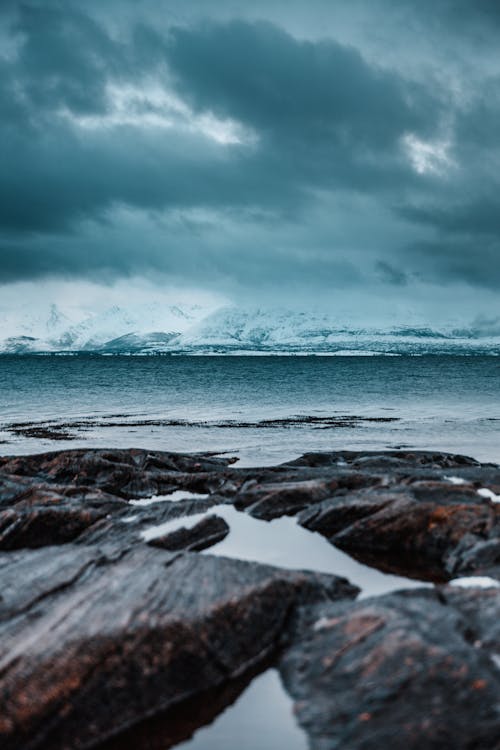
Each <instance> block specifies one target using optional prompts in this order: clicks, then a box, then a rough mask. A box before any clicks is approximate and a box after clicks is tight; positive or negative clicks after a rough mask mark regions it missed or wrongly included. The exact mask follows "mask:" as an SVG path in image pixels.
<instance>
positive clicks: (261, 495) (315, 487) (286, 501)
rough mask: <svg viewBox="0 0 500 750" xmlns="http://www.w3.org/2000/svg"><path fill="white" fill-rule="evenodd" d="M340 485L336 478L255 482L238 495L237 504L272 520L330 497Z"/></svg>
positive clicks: (265, 518) (235, 503) (254, 513)
mask: <svg viewBox="0 0 500 750" xmlns="http://www.w3.org/2000/svg"><path fill="white" fill-rule="evenodd" d="M337 487H338V482H337V480H336V479H329V480H326V481H325V480H318V479H312V480H311V479H310V480H305V481H299V482H287V481H284V482H268V483H258V482H255V483H252V485H251V486H250V487H247V488H245V487H243V488H242V489H241V490H240V492H239V493H238V494H237V495H236V499H235V501H234V505H235V507H236V508H237V509H238V510H244V509H246V510H248V512H249V513H250V515H252V516H254V517H255V518H261V519H263V520H266V521H270V520H271V519H272V518H279V517H280V516H285V515H286V516H292V515H295V513H297V512H298V511H299V510H302V508H306V507H307V506H308V505H310V504H311V503H317V502H319V501H320V500H324V499H325V498H326V497H329V496H330V495H331V494H332V492H334V491H335V490H336V489H337Z"/></svg>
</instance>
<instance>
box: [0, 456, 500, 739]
mask: <svg viewBox="0 0 500 750" xmlns="http://www.w3.org/2000/svg"><path fill="white" fill-rule="evenodd" d="M226 505H228V506H231V507H232V508H233V509H234V510H235V511H237V515H239V514H240V513H241V514H249V515H250V516H251V517H253V518H254V519H258V520H259V521H260V522H261V523H262V524H265V523H266V522H268V521H271V520H272V519H277V518H281V517H283V516H293V517H295V519H296V522H297V523H298V524H299V525H300V526H301V527H302V528H303V529H305V530H307V531H309V532H311V534H313V533H314V532H316V533H319V534H321V535H322V536H323V537H325V538H326V539H327V540H328V541H329V542H330V543H331V544H332V545H335V547H336V548H340V549H341V550H343V551H344V552H346V553H348V554H349V555H351V556H352V557H354V558H356V560H358V561H359V562H361V563H363V564H365V565H368V566H372V567H374V568H377V569H378V570H381V571H384V572H387V573H391V574H394V575H399V576H405V577H407V578H411V579H416V580H418V581H422V582H423V583H424V582H425V583H427V584H428V583H432V584H434V585H433V586H431V587H429V586H427V587H424V586H422V587H421V588H418V587H417V588H411V589H408V590H404V591H398V592H392V593H388V594H385V595H383V596H373V597H370V596H366V595H363V596H362V597H361V598H359V597H358V594H359V589H358V588H357V587H356V586H355V585H353V584H352V583H350V582H349V581H348V580H346V579H345V578H343V577H342V576H341V575H339V576H335V575H327V574H325V573H321V572H316V571H314V570H307V571H304V570H290V569H284V568H279V567H272V566H269V565H263V564H261V563H259V562H249V561H245V560H237V559H234V558H229V557H221V556H217V555H215V554H211V552H210V548H211V547H212V546H213V545H216V544H217V543H219V542H220V541H221V540H222V539H224V538H226V537H228V535H229V537H230V535H231V523H229V524H228V523H227V522H226V521H225V520H224V518H222V517H220V515H218V514H217V507H219V508H221V507H222V506H226ZM320 541H321V540H320ZM201 550H205V551H204V552H203V553H202V552H201ZM207 550H208V551H207ZM458 578H465V579H467V578H470V580H469V583H471V584H472V585H471V586H468V587H461V586H457V585H450V581H454V580H455V579H458ZM474 583H477V584H481V585H474ZM368 593H369V592H368ZM269 666H274V667H276V668H278V669H279V671H280V674H281V678H282V681H283V684H284V686H285V689H286V690H287V692H288V693H289V695H290V696H291V697H292V699H293V701H294V712H295V715H296V718H297V720H298V722H299V724H300V725H301V727H302V728H303V729H304V730H305V732H306V733H307V735H308V739H309V743H310V747H311V748H312V749H313V750H334V749H335V750H336V749H337V748H346V749H347V748H348V749H349V750H380V748H385V747H387V748H391V749H395V750H398V749H399V748H404V749H405V750H411V749H415V750H417V749H418V750H422V749H423V750H425V749H426V748H436V749H437V748H440V750H442V749H443V748H444V749H445V750H446V749H447V748H450V749H451V748H453V749H457V748H458V749H460V748H463V749H464V750H465V749H466V748H467V750H474V749H477V750H480V749H481V750H483V749H485V748H488V750H490V749H491V750H495V748H497V749H498V748H500V468H499V467H498V466H495V465H485V464H479V463H478V462H477V461H474V460H473V459H470V458H466V457H463V456H455V455H450V454H444V453H424V452H409V451H403V450H401V451H394V452H387V453H371V452H363V453H353V452H346V451H342V452H335V453H318V454H306V455H304V456H302V457H301V458H300V459H298V460H296V461H292V462H290V463H287V464H283V465H280V466H276V467H266V468H260V469H259V468H256V469H248V468H238V467H237V466H235V465H233V462H232V460H231V459H229V458H225V457H220V456H215V455H209V454H191V455H180V454H173V453H163V452H158V451H146V450H73V451H63V452H56V453H47V454H42V455H36V456H20V457H4V458H0V747H1V748H2V750H70V749H73V748H75V749H76V748H78V749H80V748H112V747H114V748H127V747H134V748H139V750H140V749H141V748H146V747H147V748H163V749H165V748H168V747H173V746H174V745H176V744H178V743H179V742H181V741H182V740H183V739H185V738H187V737H189V736H190V735H191V734H192V733H193V731H195V730H196V729H197V728H198V727H199V726H201V725H203V724H206V723H208V722H210V721H211V720H212V719H213V718H214V717H215V716H216V715H217V714H218V713H219V712H220V711H222V710H223V709H224V707H225V706H227V705H229V704H230V703H231V702H232V701H233V700H234V699H235V697H236V696H237V695H238V694H239V693H240V692H241V690H243V689H244V687H245V686H246V685H247V684H248V683H249V681H250V680H251V679H252V678H253V677H254V676H255V675H256V674H258V673H259V672H262V671H263V670H265V669H267V668H269Z"/></svg>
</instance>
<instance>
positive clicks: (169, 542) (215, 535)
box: [148, 515, 229, 552]
mask: <svg viewBox="0 0 500 750" xmlns="http://www.w3.org/2000/svg"><path fill="white" fill-rule="evenodd" d="M228 534H229V526H228V524H227V523H226V522H225V521H224V519H223V518H220V516H214V515H212V516H206V517H205V518H202V520H201V521H198V523H196V524H195V525H194V526H191V527H189V528H186V527H185V526H182V527H181V528H180V529H176V530H175V531H171V532H170V533H168V534H164V535H162V536H159V537H155V538H154V539H151V540H150V541H149V542H148V544H149V545H151V546H152V547H161V548H162V549H166V550H170V551H175V550H187V551H191V552H200V551H201V550H204V549H208V547H212V546H213V545H214V544H217V543H218V542H221V541H222V540H223V539H225V538H226V536H227V535H228Z"/></svg>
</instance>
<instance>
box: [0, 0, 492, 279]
mask: <svg viewBox="0 0 500 750" xmlns="http://www.w3.org/2000/svg"><path fill="white" fill-rule="evenodd" d="M350 8H352V9H353V10H352V18H353V20H352V25H351V26H349V23H348V21H349V13H350V12H351V11H350ZM363 8H364V9H365V13H366V18H370V19H373V18H378V22H379V26H380V29H379V35H381V36H382V37H383V34H384V28H385V20H387V21H391V23H390V24H389V23H388V28H390V29H391V32H390V33H391V34H394V33H395V31H394V29H397V42H398V44H399V45H400V46H401V45H402V46H404V45H406V46H407V48H408V51H409V57H410V52H412V53H415V55H417V53H418V50H419V44H420V40H421V39H422V29H424V30H425V29H428V30H429V34H430V36H431V38H432V39H433V40H437V39H439V38H442V40H443V46H446V45H448V44H450V45H451V42H450V39H449V36H448V32H447V31H446V24H447V19H448V18H449V17H450V16H453V20H450V21H449V28H450V29H452V31H450V32H449V33H450V34H451V33H453V34H454V35H455V36H458V39H459V40H462V39H465V38H469V37H470V30H471V27H474V28H476V29H478V28H481V29H483V28H484V30H485V34H486V33H487V28H488V25H489V26H490V27H491V26H492V25H493V24H495V23H496V22H497V19H498V17H500V11H499V10H498V5H497V4H496V3H489V2H486V0H482V1H481V0H480V1H479V2H476V3H466V2H465V0H464V1H462V0H457V2H455V3H451V2H446V1H445V0H434V2H433V3H432V4H431V3H428V2H426V1H424V2H422V3H409V2H408V0H404V1H403V2H402V3H401V5H399V4H398V11H397V12H396V11H395V10H394V4H389V3H387V2H386V0H374V2H371V3H368V2H365V3H364V4H363V2H361V0H355V2H353V3H352V4H347V3H333V4H332V3H331V2H329V3H326V2H324V1H323V0H314V2H312V4H311V10H310V11H309V13H310V14H311V15H313V14H314V13H315V9H316V10H317V12H318V13H319V11H320V10H321V13H323V14H328V13H330V14H333V13H334V11H337V10H342V18H343V21H344V26H343V29H344V31H343V38H342V42H339V41H338V40H337V39H336V38H335V29H334V24H331V25H329V26H328V28H327V29H326V30H325V35H324V36H323V35H321V36H318V35H317V34H316V36H314V37H311V38H299V36H300V35H298V34H297V28H298V27H300V20H301V18H302V17H303V16H304V14H305V11H304V4H301V3H297V2H290V3H285V2H282V3H279V2H277V1H276V0H272V2H269V3H262V2H257V3H256V5H255V8H254V6H252V9H253V10H252V12H253V13H254V14H256V16H257V18H258V16H262V17H264V18H265V16H266V12H269V17H270V18H272V22H270V21H266V20H255V18H250V17H249V16H248V13H247V11H245V17H244V18H243V17H241V13H240V8H239V3H235V2H229V1H227V2H220V3H210V2H203V3H198V2H193V3H192V4H191V3H190V4H189V8H188V7H187V5H186V3H181V2H173V1H172V2H163V3H152V2H144V3H140V4H137V3H132V2H129V1H128V0H112V2H109V3H105V4H102V3H97V2H93V1H92V2H90V1H89V2H87V3H83V2H65V3H63V2H57V1H56V0H53V1H52V0H46V1H45V2H43V1H42V0H37V1H36V2H35V1H33V2H26V3H23V2H15V1H13V0H6V1H5V3H4V4H3V5H2V6H1V8H0V11H1V12H0V24H1V28H0V31H1V34H0V39H1V40H3V41H5V42H6V43H5V54H2V55H1V56H0V157H1V159H2V170H1V171H0V280H3V281H6V280H8V281H10V280H15V279H17V278H19V279H20V278H30V277H36V276H40V275H44V274H47V275H48V274H53V273H59V274H66V275H67V274H70V275H74V276H79V275H91V274H95V273H99V272H101V271H104V270H105V271H106V273H108V274H109V275H111V276H112V275H113V274H115V275H123V274H128V273H142V272H144V273H147V272H151V271H152V272H156V271H161V270H164V271H165V272H168V273H175V272H179V273H183V274H185V276H186V277H190V276H191V277H193V278H194V277H196V278H197V279H198V278H208V277H209V276H210V274H213V275H214V276H215V277H217V278H219V277H222V276H233V277H234V278H236V279H239V280H242V281H243V282H245V283H247V282H248V283H251V284H253V285H255V286H256V287H257V286H258V284H259V273H260V274H261V277H262V280H264V279H266V280H267V281H269V280H270V279H271V280H273V279H274V280H276V283H277V284H279V283H280V281H279V280H283V281H284V282H285V283H287V281H290V283H291V282H292V281H293V282H294V283H295V281H296V280H297V279H300V278H302V279H304V283H306V282H307V284H309V285H310V286H311V288H314V285H315V284H317V285H326V284H331V283H346V284H350V283H359V284H363V283H365V280H366V276H367V274H366V273H365V272H363V273H357V272H355V266H356V265H357V264H359V263H363V258H366V267H367V268H368V267H370V268H371V269H372V273H373V279H374V283H378V282H380V281H381V282H382V283H385V284H390V285H392V286H406V287H408V286H409V285H410V284H411V281H412V279H414V278H416V276H417V275H418V274H419V273H420V274H421V275H423V276H426V277H428V278H433V279H444V280H446V279H447V278H450V279H457V278H461V279H466V280H468V281H469V282H470V283H474V284H480V285H486V284H489V285H491V283H492V279H493V278H496V276H495V274H493V275H492V274H488V267H489V266H490V265H491V263H494V262H495V258H496V257H497V255H498V247H499V245H498V243H499V239H500V226H499V222H498V216H499V215H500V212H499V211H498V210H497V201H496V195H498V194H499V193H498V188H499V187H500V186H499V184H498V183H499V179H498V177H497V174H498V171H497V170H496V168H495V165H496V164H498V163H499V162H500V149H499V143H498V135H497V123H498V121H499V117H500V97H499V96H498V95H497V94H496V91H497V90H498V87H497V80H498V79H497V77H496V76H497V72H496V71H494V70H493V69H490V68H488V66H487V65H486V67H485V68H484V71H482V75H483V78H482V79H481V81H480V85H478V79H477V75H478V74H477V70H476V72H475V78H474V84H473V85H472V84H471V85H470V86H469V87H468V82H467V80H462V81H461V82H460V83H461V87H462V89H463V91H464V92H465V94H466V95H464V96H463V97H461V96H458V97H457V96H456V95H455V94H454V93H453V92H451V91H450V90H449V89H448V88H447V87H445V86H443V85H442V84H440V83H438V80H439V76H438V75H437V74H436V76H434V75H433V73H432V64H431V65H429V64H427V63H426V68H425V72H423V70H421V69H420V68H419V67H418V65H415V64H413V63H412V65H413V69H412V65H409V64H408V65H406V64H405V63H407V62H408V61H407V60H406V59H405V58H404V57H403V58H402V60H401V63H402V64H401V66H394V64H393V61H389V58H387V60H386V59H382V58H380V59H377V55H376V54H374V52H373V50H371V51H370V50H367V51H366V54H365V50H364V49H362V48H361V49H357V48H356V47H355V46H354V45H353V44H349V43H348V41H347V42H346V38H345V37H346V35H347V36H348V32H349V29H351V28H352V29H354V31H355V24H356V18H359V17H360V16H359V13H360V10H361V11H363ZM391 8H392V11H391ZM402 8H403V9H404V8H406V11H405V12H408V14H411V17H412V18H414V19H416V21H415V23H416V24H417V25H416V28H417V29H418V31H417V32H416V33H415V34H414V35H413V36H412V31H411V27H410V28H408V27H407V24H406V23H405V21H404V18H405V16H404V12H403V11H402V10H401V9H402ZM266 9H267V10H266ZM453 9H454V10H453ZM355 10H356V13H357V14H358V15H357V16H356V15H355V12H354V11H355ZM288 16H290V19H292V20H293V23H291V21H290V24H291V26H290V24H289V18H288ZM339 18H340V16H339ZM346 18H347V21H346ZM291 27H293V32H292V30H291ZM354 31H353V35H354V36H355V34H354ZM360 38H361V37H360V36H358V37H356V39H357V40H358V41H359V39H360ZM395 40H396V39H395ZM7 42H8V43H7ZM387 42H388V45H390V42H391V39H390V38H389V39H387ZM474 45H475V40H474V44H472V46H471V45H470V44H468V43H467V44H465V42H464V44H463V47H461V46H460V45H458V46H457V45H455V47H454V49H455V50H460V51H457V52H456V54H457V55H462V58H461V62H462V63H463V65H464V66H466V65H467V60H468V59H469V58H468V57H467V56H468V55H472V54H473V53H472V52H471V50H473V49H476V47H475V46H474ZM436 49H437V46H436ZM368 52H370V54H368ZM412 59H413V58H412ZM415 59H418V55H417V56H416V57H415ZM470 59H472V57H471V58H470ZM481 59H482V58H481ZM454 61H455V58H454ZM431 63H432V61H431ZM440 64H441V62H440ZM481 64H483V63H481ZM476 67H477V61H476ZM437 68H438V64H437V63H436V70H437ZM450 70H451V69H450ZM453 70H454V68H453ZM151 81H154V82H155V83H156V84H157V85H159V86H161V87H162V88H163V89H164V90H165V91H170V92H171V93H175V95H176V96H177V97H178V98H179V99H180V100H181V101H182V102H183V105H182V106H185V105H188V106H189V108H190V110H189V111H188V114H186V113H184V114H182V116H181V115H176V117H177V118H178V119H177V120H175V117H174V122H173V123H172V126H171V127H166V126H165V127H162V126H160V125H158V124H156V125H155V124H154V121H153V124H151V122H149V123H148V122H147V116H148V115H158V116H160V115H161V114H162V112H161V107H162V106H163V105H162V104H161V103H160V104H158V103H156V104H155V103H154V102H152V101H150V100H148V99H147V97H146V98H144V100H142V101H141V100H137V101H135V103H133V102H131V101H129V100H127V101H126V104H125V108H126V112H125V114H127V115H128V116H129V119H128V120H127V119H126V117H125V118H124V119H123V121H114V120H113V111H114V110H113V106H114V104H113V101H112V97H110V86H113V87H114V88H115V89H117V90H121V89H125V88H126V87H130V86H133V87H135V88H136V89H138V90H139V91H140V90H141V89H143V88H144V89H146V88H147V85H148V82H151ZM134 108H135V109H134ZM122 115H123V112H122ZM132 115H134V117H135V119H134V117H131V116H132ZM85 118H87V120H89V118H90V120H91V119H92V118H94V120H95V122H94V124H92V123H91V124H90V125H89V124H88V123H87V124H85ZM106 118H108V119H106ZM182 118H184V119H182ZM190 118H191V119H190ZM196 118H198V119H196ZM203 118H209V119H210V118H212V120H213V119H214V118H217V119H216V120H215V125H214V124H213V123H212V125H213V127H215V128H217V127H226V126H227V122H226V121H227V120H230V121H231V123H232V124H231V125H230V126H231V127H234V128H236V132H237V133H239V134H240V136H241V138H240V141H241V142H236V141H237V139H236V138H233V139H230V140H233V141H235V142H230V143H224V142H220V140H221V139H220V140H219V141H217V140H216V139H214V138H212V137H210V133H209V132H208V131H207V130H203V127H201V126H200V123H201V122H202V121H203ZM96 123H97V124H96ZM444 129H445V130H447V131H449V133H448V135H447V136H446V137H447V138H449V141H450V163H451V161H453V163H456V168H453V169H452V168H448V166H449V165H447V164H446V163H444V166H443V165H440V164H438V166H439V169H433V168H431V169H422V168H420V167H419V169H416V168H415V164H418V158H420V157H419V154H418V153H410V151H409V147H408V144H407V143H406V141H405V136H407V135H408V134H413V137H414V141H413V143H414V144H415V143H416V144H417V145H416V146H414V148H416V149H417V152H418V148H419V147H420V146H419V145H418V144H424V148H425V144H426V143H430V144H432V143H434V142H438V141H439V140H440V139H442V138H443V137H444V136H443V130H444ZM222 140H224V139H223V138H222ZM445 161H446V160H445ZM441 167H442V169H441ZM441 172H443V173H445V174H442V173H441ZM365 198H366V201H367V203H366V205H365V204H363V203H362V201H363V200H365ZM346 201H347V202H350V203H351V205H352V206H358V205H360V206H361V205H363V206H364V208H363V209H362V211H366V213H363V212H361V213H359V214H356V212H355V211H354V210H353V211H351V212H346V211H345V202H346ZM366 206H368V207H369V208H366ZM123 207H128V208H129V209H130V210H132V211H138V212H140V213H141V215H142V217H143V218H142V221H143V224H142V225H141V226H142V228H143V230H144V231H143V235H142V237H141V238H140V240H139V241H138V242H137V243H136V244H135V245H134V243H132V242H131V241H130V240H129V239H128V238H127V235H128V234H131V232H129V228H128V227H127V225H124V226H123V227H122V226H116V221H118V219H117V218H116V217H117V215H119V216H120V219H119V221H121V222H125V224H126V222H127V221H129V219H128V218H127V214H126V212H125V213H123V211H122V208H123ZM120 212H121V213H120ZM178 212H181V213H182V212H184V218H183V219H182V220H180V219H179V218H178ZM193 212H194V213H195V214H196V212H198V213H199V215H196V216H195V218H194V219H192V217H191V214H192V213H193ZM207 212H208V214H209V215H210V218H209V228H208V229H207V227H205V226H204V224H203V222H204V219H203V218H200V216H201V217H202V215H204V213H207ZM124 217H125V218H124ZM179 222H180V223H179ZM367 222H369V225H370V231H369V232H368V231H367V230H365V229H364V224H365V223H367ZM402 227H404V229H402ZM404 232H406V237H404V239H403V238H402V234H403V233H404ZM329 234H330V235H331V237H330V238H329ZM368 235H369V236H368ZM389 238H391V239H389ZM255 259H258V261H256V260H255ZM496 262H497V263H498V260H497V261H496ZM259 269H260V270H259ZM273 283H274V282H273Z"/></svg>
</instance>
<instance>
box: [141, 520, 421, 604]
mask: <svg viewBox="0 0 500 750" xmlns="http://www.w3.org/2000/svg"><path fill="white" fill-rule="evenodd" d="M212 514H216V515H218V516H220V517H222V518H224V519H225V520H226V521H227V523H228V525H229V527H230V532H229V534H228V535H227V536H226V538H225V539H223V540H222V542H219V543H218V544H216V545H215V546H214V547H211V548H210V549H208V550H206V551H205V553H204V554H210V555H220V556H222V557H236V558H238V559H240V560H253V561H256V562H260V563H263V564H266V565H275V566H277V567H280V568H288V569H291V570H314V571H317V572H320V573H330V574H332V575H338V576H343V577H344V578H347V579H348V580H349V581H350V582H351V583H353V584H355V585H356V586H358V587H359V588H360V589H361V590H362V594H361V596H374V595H376V594H385V593H387V592H389V591H395V590H398V589H402V588H415V587H422V586H423V585H425V584H422V583H420V582H418V581H413V580H411V579H409V578H402V577H400V576H393V575H386V574H385V573H381V572H380V571H378V570H376V569H375V568H369V567H368V566H366V565H362V564H361V563H358V562H356V560H353V559H352V557H349V555H346V554H345V553H344V552H341V551H340V550H339V549H337V548H336V547H334V546H333V545H331V544H330V543H329V542H328V541H327V540H326V539H325V538H324V537H323V536H321V535H320V534H317V533H315V532H311V531H309V530H308V529H304V528H303V527H302V526H299V525H298V523H297V521H296V519H295V518H290V517H289V516H282V517H281V518H275V519H274V520H273V521H260V520H259V519H257V518H252V516H250V515H248V514H247V513H242V512H240V511H237V510H236V509H235V508H233V507H232V506H231V505H217V506H215V507H213V508H210V510H209V511H207V513H206V514H204V513H200V514H196V515H193V516H189V517H188V518H178V519H175V520H173V521H168V522H166V523H163V524H161V525H159V526H151V527H150V528H148V529H145V530H143V531H142V533H141V536H142V537H143V538H144V539H145V540H146V541H148V540H150V539H154V538H155V537H157V536H162V535H163V534H167V533H169V532H171V531H174V530H175V529H178V528H181V527H183V526H184V527H188V528H189V527H191V526H194V525H195V524H196V523H197V522H198V521H200V520H201V519H202V518H203V517H204V516H205V515H212Z"/></svg>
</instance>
